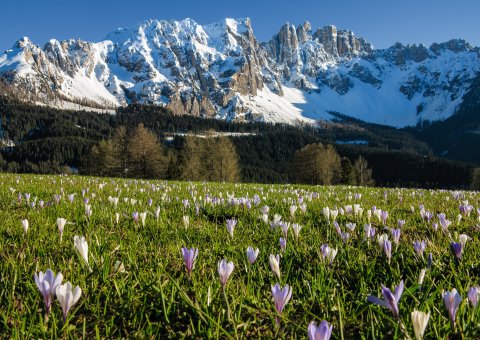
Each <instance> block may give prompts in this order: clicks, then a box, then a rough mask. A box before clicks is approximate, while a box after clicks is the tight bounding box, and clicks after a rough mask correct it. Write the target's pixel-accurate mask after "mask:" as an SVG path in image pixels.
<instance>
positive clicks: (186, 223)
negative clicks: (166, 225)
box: [182, 215, 190, 228]
mask: <svg viewBox="0 0 480 340" xmlns="http://www.w3.org/2000/svg"><path fill="white" fill-rule="evenodd" d="M182 220H183V226H184V227H185V228H188V226H189V225H190V217H189V216H188V215H184V216H183V217H182Z"/></svg>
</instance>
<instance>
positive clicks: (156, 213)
mask: <svg viewBox="0 0 480 340" xmlns="http://www.w3.org/2000/svg"><path fill="white" fill-rule="evenodd" d="M159 216H160V207H157V209H155V219H156V220H158V217H159Z"/></svg>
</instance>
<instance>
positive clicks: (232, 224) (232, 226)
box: [227, 218, 237, 238]
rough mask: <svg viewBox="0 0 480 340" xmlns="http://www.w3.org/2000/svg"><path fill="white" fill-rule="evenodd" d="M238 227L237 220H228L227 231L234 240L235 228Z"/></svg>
mask: <svg viewBox="0 0 480 340" xmlns="http://www.w3.org/2000/svg"><path fill="white" fill-rule="evenodd" d="M236 225H237V220H236V219H234V218H232V219H231V220H228V219H227V230H228V233H229V234H230V236H231V237H232V238H233V230H234V229H235V226H236Z"/></svg>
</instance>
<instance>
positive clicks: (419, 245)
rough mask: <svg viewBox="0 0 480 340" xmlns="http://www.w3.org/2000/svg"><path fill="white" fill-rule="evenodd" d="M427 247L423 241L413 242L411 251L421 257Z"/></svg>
mask: <svg viewBox="0 0 480 340" xmlns="http://www.w3.org/2000/svg"><path fill="white" fill-rule="evenodd" d="M426 247H427V242H425V241H421V242H420V241H415V242H413V249H414V250H415V252H416V253H417V255H418V256H421V257H423V252H424V251H425V248H426Z"/></svg>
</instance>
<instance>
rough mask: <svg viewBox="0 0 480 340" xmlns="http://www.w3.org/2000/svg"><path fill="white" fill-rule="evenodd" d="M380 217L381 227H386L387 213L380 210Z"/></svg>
mask: <svg viewBox="0 0 480 340" xmlns="http://www.w3.org/2000/svg"><path fill="white" fill-rule="evenodd" d="M380 216H381V219H382V222H383V225H386V224H387V219H388V211H385V210H382V212H381V214H380Z"/></svg>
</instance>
